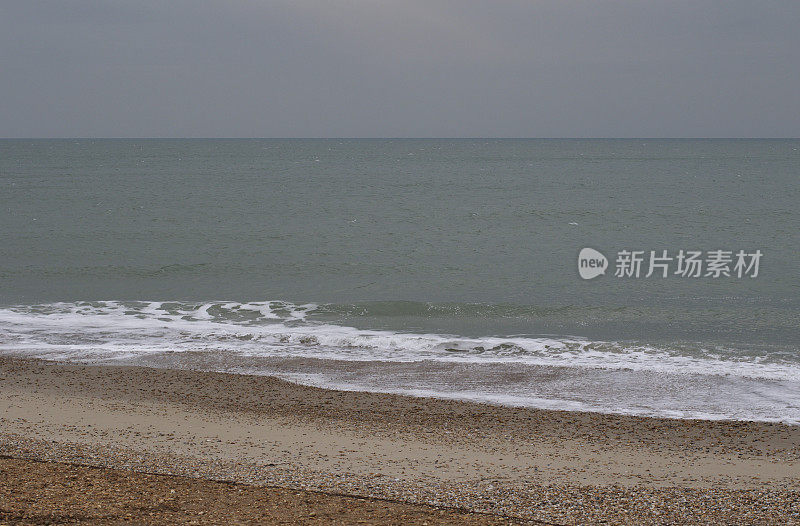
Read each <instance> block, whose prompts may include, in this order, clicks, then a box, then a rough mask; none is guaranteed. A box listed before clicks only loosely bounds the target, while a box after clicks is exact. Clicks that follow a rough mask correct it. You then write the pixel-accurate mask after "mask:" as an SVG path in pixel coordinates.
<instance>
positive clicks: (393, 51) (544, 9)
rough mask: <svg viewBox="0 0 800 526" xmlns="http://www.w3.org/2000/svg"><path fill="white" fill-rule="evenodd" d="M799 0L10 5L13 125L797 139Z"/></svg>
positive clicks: (5, 78)
mask: <svg viewBox="0 0 800 526" xmlns="http://www.w3.org/2000/svg"><path fill="white" fill-rule="evenodd" d="M798 28H800V2H798V1H797V0H788V1H771V0H761V1H758V2H755V1H752V0H747V1H739V0H714V1H708V0H692V1H684V0H669V1H663V0H659V1H648V0H636V1H634V0H628V1H618V0H587V1H577V0H483V1H474V0H385V1H381V0H205V1H200V0H169V1H166V2H165V1H163V0H127V1H123V0H105V1H89V0H52V1H43V0H42V1H40V0H2V1H0V137H800V29H798Z"/></svg>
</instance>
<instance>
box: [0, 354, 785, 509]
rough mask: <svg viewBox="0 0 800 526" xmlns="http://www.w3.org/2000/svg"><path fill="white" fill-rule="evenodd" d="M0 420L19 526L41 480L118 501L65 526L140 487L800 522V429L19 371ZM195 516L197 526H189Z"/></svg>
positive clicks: (296, 501)
mask: <svg viewBox="0 0 800 526" xmlns="http://www.w3.org/2000/svg"><path fill="white" fill-rule="evenodd" d="M0 408H1V409H0V410H1V411H2V413H0V416H1V418H2V420H1V422H2V433H0V454H2V455H3V460H2V471H3V473H4V476H3V477H2V478H3V480H5V483H4V487H3V488H2V508H3V509H2V513H4V514H5V515H3V516H2V520H5V521H8V522H14V521H15V520H19V521H21V522H23V523H25V522H26V520H27V519H25V518H24V516H23V515H22V514H21V513H20V514H18V515H14V513H15V512H14V511H13V510H17V511H19V510H20V509H23V508H25V506H24V505H23V500H24V499H26V498H27V499H33V500H34V501H35V502H36V504H35V506H46V505H47V502H48V501H47V499H44V500H42V496H43V494H41V495H40V494H37V493H36V492H35V491H34V492H33V494H32V493H31V491H33V490H31V487H32V486H31V485H30V484H34V487H35V482H36V481H39V482H42V481H44V480H51V479H52V478H53V477H55V478H56V479H58V480H62V482H63V480H66V478H65V477H68V476H69V477H73V478H72V479H69V480H70V481H71V482H70V484H69V485H68V487H69V488H72V490H69V489H68V488H67V486H63V485H61V486H59V485H55V486H50V485H48V486H46V487H57V488H61V489H60V490H59V491H61V492H62V493H58V495H60V496H59V497H58V498H59V499H64V502H65V503H66V502H68V501H69V499H68V498H67V495H68V494H69V492H70V491H72V492H73V493H72V495H73V497H70V498H73V499H74V498H81V497H82V498H85V499H88V498H89V495H90V493H87V492H86V490H85V487H83V486H84V485H85V484H90V486H91V487H92V488H96V487H97V486H96V485H97V483H96V482H91V481H92V480H94V479H98V478H101V479H102V480H104V481H105V482H104V484H107V485H108V484H110V486H109V487H113V488H117V494H116V497H115V498H111V499H110V500H108V499H106V500H103V499H98V500H96V501H95V500H91V499H89V500H90V501H91V502H92V503H94V502H97V505H98V506H100V507H99V508H92V509H89V508H87V509H85V510H83V511H82V512H80V513H78V515H79V516H80V517H83V519H82V520H86V521H92V520H95V519H96V520H101V517H103V516H106V515H103V513H104V507H105V508H106V509H105V512H107V511H108V508H109V507H112V508H113V507H114V506H117V508H114V509H118V508H119V502H118V501H119V500H120V499H122V500H124V499H125V495H126V492H130V491H132V489H131V488H134V487H135V488H146V487H149V486H147V484H144V485H143V483H134V482H131V481H132V480H134V479H132V478H131V477H137V476H145V475H137V474H136V473H140V474H141V473H146V474H148V475H147V477H156V476H157V475H174V476H173V477H170V478H165V479H163V480H161V479H159V480H158V481H152V480H151V482H149V483H148V484H155V485H156V486H155V487H157V488H162V487H163V488H170V489H175V488H176V487H177V488H178V489H176V491H180V492H188V491H190V488H193V489H192V491H201V490H200V489H198V488H200V487H201V486H198V484H201V485H202V483H201V482H200V481H208V482H207V483H206V485H202V491H205V492H209V493H208V495H212V494H215V493H214V492H215V491H216V492H217V493H222V494H227V493H230V492H232V491H238V490H239V489H241V490H242V491H245V492H251V491H266V489H265V488H272V489H271V490H269V491H272V492H284V493H282V494H281V495H284V497H280V498H285V499H286V500H287V501H291V502H293V504H292V505H286V506H280V507H279V508H280V509H281V510H282V511H283V512H286V513H289V512H288V511H286V510H295V512H296V513H294V512H292V513H291V514H290V515H291V516H292V520H294V521H295V522H313V521H315V520H316V521H323V522H324V521H332V520H334V519H335V518H336V517H337V516H338V517H339V518H340V519H341V520H342V521H344V522H345V523H347V522H348V520H349V522H350V523H357V522H358V521H359V520H365V521H367V522H368V523H380V524H384V523H392V521H393V520H395V521H399V522H398V523H415V522H418V523H420V524H421V523H423V522H425V521H428V522H429V523H430V524H434V523H447V522H448V521H449V522H451V523H465V524H466V523H469V524H495V523H498V524H499V523H506V522H508V521H525V520H528V521H531V520H536V521H544V522H546V523H552V524H581V523H600V522H605V523H609V524H665V523H669V524H702V523H758V524H777V523H782V524H793V523H800V476H798V474H800V427H798V426H788V425H783V424H778V423H758V422H734V421H706V420H677V419H659V418H645V417H633V416H625V415H606V414H599V413H584V412H566V411H550V410H539V409H530V408H512V407H503V406H497V405H488V404H477V403H469V402H460V401H451V400H440V399H433V398H417V397H409V396H401V395H392V394H378V393H361V392H345V391H334V390H326V389H319V388H314V387H308V386H301V385H297V384H293V383H290V382H286V381H283V380H279V379H276V378H271V377H267V376H248V375H237V374H225V373H211V372H198V371H180V370H167V369H152V368H143V367H126V366H119V367H118V366H85V365H75V364H69V365H64V364H56V363H52V362H45V361H39V360H28V359H14V358H2V359H0ZM31 461H36V462H37V463H36V464H35V465H34V466H35V469H33V468H31V467H30V465H31V464H26V463H30V462H31ZM41 461H44V462H46V463H45V464H41V463H40V462H41ZM83 466H92V467H101V468H107V469H106V470H105V471H97V470H93V471H85V469H86V468H84V467H83ZM120 470H121V471H120ZM68 473H71V474H68ZM87 473H89V474H91V476H89V475H87ZM20 477H23V478H24V477H27V478H26V479H25V480H27V481H28V482H27V483H25V484H22V483H21V482H19V481H20V480H21V479H20ZM123 479H124V480H126V481H128V482H125V483H121V482H119V480H123ZM148 480H150V479H148ZM14 481H17V482H14ZM109 481H112V482H109ZM211 481H217V482H211ZM220 481H222V482H224V483H225V484H228V486H218V484H220V483H221V482H220ZM126 484H127V485H126ZM170 484H172V485H176V486H175V487H170ZM231 484H239V485H231ZM100 485H101V486H102V484H100ZM42 487H43V488H45V486H42ZM220 487H224V488H236V490H234V489H230V491H223V490H221V489H219V488H220ZM65 488H67V489H65ZM215 488H216V489H215ZM288 490H291V491H288ZM41 491H45V489H42V490H41ZM98 491H100V490H98ZM136 491H139V490H138V489H137V490H136ZM142 491H145V490H144V489H142ZM287 491H288V493H287ZM64 492H66V493H64ZM293 492H294V493H293ZM298 492H299V493H298ZM164 494H165V495H166V494H169V492H168V491H167V490H166V489H165V491H164ZM277 494H278V493H276V495H277ZM32 495H39V496H38V498H33V496H32ZM249 495H253V494H249ZM308 495H311V498H310V500H309V497H308ZM344 496H347V497H344ZM352 497H359V498H362V499H367V500H365V501H358V502H363V503H367V504H369V506H372V507H373V508H374V510H373V512H367V511H364V510H365V509H366V508H364V509H363V510H362V512H363V518H356V516H355V515H354V516H350V519H348V516H344V515H341V514H338V513H337V512H336V511H335V509H337V508H336V506H339V504H337V503H333V504H332V503H330V502H328V500H326V499H343V498H352ZM152 498H155V499H156V501H155V502H158V500H157V498H163V496H161V497H156V496H153V497H152ZM198 498H201V497H198ZM226 498H230V497H229V496H228V497H226ZM248 498H249V497H248ZM274 498H279V497H274ZM219 499H220V497H214V498H213V499H212V500H213V502H215V503H222V502H225V501H224V499H223V500H219ZM245 500H246V499H245ZM250 500H251V501H253V502H262V503H264V502H268V501H269V499H267V498H266V497H263V498H259V499H255V498H250ZM190 501H191V499H188V500H186V501H181V502H179V503H177V504H172V506H173V507H175V509H178V510H184V511H180V512H177V511H175V512H174V513H175V515H174V516H171V519H169V520H168V521H176V522H191V521H199V522H200V523H204V522H205V523H214V522H227V521H229V520H233V519H232V518H231V517H228V519H225V516H224V515H220V513H232V511H231V510H236V513H242V514H243V515H241V520H242V521H244V522H247V521H248V518H247V511H246V510H247V509H250V508H247V506H246V505H243V504H240V505H237V506H233V507H231V506H224V505H221V504H220V505H219V506H215V505H213V504H212V505H208V506H206V505H198V504H197V503H196V502H195V503H194V504H191V505H190V504H189V502H190ZM70 502H71V501H70ZM114 502H116V504H113V503H114ZM142 502H149V501H148V498H143V499H142ZM191 502H194V501H191ZM367 504H364V506H367ZM49 505H50V506H51V507H53V509H58V508H59V506H58V505H57V504H56V503H55V502H52V501H50V502H49ZM409 505H411V506H412V507H411V508H407V506H409ZM31 506H34V505H33V504H32V505H31ZM342 506H344V507H345V508H348V509H349V506H350V505H349V504H348V505H342ZM359 506H360V505H359ZM414 506H416V507H414ZM420 506H421V507H420ZM426 506H428V507H426ZM206 507H207V508H208V510H206V513H209V514H210V515H208V516H204V515H200V514H199V513H200V512H201V511H203V510H205V509H206ZM340 508H341V506H340ZM70 509H71V508H70ZM186 510H189V511H186ZM192 510H193V511H192ZM331 510H334V511H331ZM375 510H379V511H375ZM140 511H141V510H140ZM151 511H152V510H151ZM162 511H163V510H162ZM63 512H64V513H67V512H66V511H63ZM43 513H44V512H43ZM260 513H261V514H260V515H258V516H260V517H262V519H264V520H267V518H268V517H272V519H270V520H272V521H273V522H274V523H279V522H280V520H283V519H281V518H280V516H275V517H273V516H272V515H269V513H267V512H266V511H264V510H262V512H260ZM312 513H314V515H311V514H312ZM348 513H349V512H348ZM354 513H356V512H354ZM376 513H377V515H376ZM381 513H383V514H384V515H381ZM393 513H396V514H395V515H392V514H393ZM404 513H405V514H406V515H407V520H400V517H401V516H402V515H403V514H404ZM93 514H94V515H93ZM414 514H416V515H414ZM426 514H427V515H426ZM430 514H433V515H430ZM453 514H455V515H453ZM458 514H461V515H458ZM112 515H113V514H112ZM412 515H413V518H408V517H411V516H412ZM445 515H446V517H445ZM9 517H12V518H13V517H16V518H15V519H13V520H12V519H10V518H9ZM122 517H124V514H123V516H122ZM122 517H120V519H121V518H122ZM252 517H253V516H250V519H249V520H254V519H253V518H252ZM283 517H284V519H286V514H284V516H283ZM392 517H394V518H392ZM464 517H466V518H464ZM140 519H141V520H145V519H144V518H141V517H140ZM417 519H419V521H417ZM154 520H156V521H158V520H159V519H154ZM160 520H161V521H164V520H167V519H166V518H165V516H161V518H160ZM236 520H240V519H236ZM481 521H483V522H481ZM492 521H494V522H492ZM27 522H28V523H35V520H33V519H31V520H28V521H27ZM101 522H102V521H101Z"/></svg>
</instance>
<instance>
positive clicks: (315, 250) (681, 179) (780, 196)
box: [0, 139, 800, 424]
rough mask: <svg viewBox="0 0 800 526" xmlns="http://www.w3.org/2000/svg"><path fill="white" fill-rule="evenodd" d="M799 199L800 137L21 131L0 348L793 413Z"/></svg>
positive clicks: (7, 229) (672, 406)
mask: <svg viewBox="0 0 800 526" xmlns="http://www.w3.org/2000/svg"><path fill="white" fill-rule="evenodd" d="M799 206H800V140H798V139H775V140H773V139H757V140H749V139H747V140H745V139H738V140H726V139H703V140H695V139H674V140H664V139H613V140H611V139H609V140H600V139H191V140H184V139H80V140H74V139H63V140H62V139H60V140H27V139H4V140H0V355H3V356H20V357H36V358H42V359H47V360H55V361H59V362H68V363H89V364H101V365H103V364H113V365H138V366H147V367H159V368H171V369H191V370H203V371H224V372H230V373H235V374H256V375H273V376H277V377H280V378H284V379H287V380H290V381H293V382H298V383H301V384H307V385H313V386H319V387H326V388H334V389H344V390H357V391H372V392H386V393H402V394H407V395H412V396H426V397H439V398H449V399H458V400H471V401H478V402H485V403H491V404H504V405H512V406H524V407H534V408H545V409H556V410H570V411H595V412H604V413H617V414H630V415H642V416H659V417H669V418H703V419H733V420H757V421H775V422H786V423H790V424H800V211H798V207H799ZM585 248H591V249H593V251H591V254H595V253H597V254H599V256H598V257H595V258H592V259H593V261H592V262H589V261H588V259H587V260H585V261H583V262H581V261H579V259H580V258H579V255H581V254H582V253H584V252H582V251H583V249H585ZM690 261H691V262H692V264H693V266H692V265H689V262H690ZM581 265H583V267H584V268H585V269H586V268H589V265H591V266H592V267H591V268H592V269H593V270H596V271H597V272H593V273H594V274H597V275H594V276H592V277H591V279H584V276H583V273H582V272H580V270H581Z"/></svg>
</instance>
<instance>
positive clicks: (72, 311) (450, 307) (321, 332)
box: [0, 300, 800, 382]
mask: <svg viewBox="0 0 800 526" xmlns="http://www.w3.org/2000/svg"><path fill="white" fill-rule="evenodd" d="M526 309H527V310H526ZM567 309H569V307H567ZM550 310H551V311H553V310H557V309H550ZM520 312H525V313H529V312H530V308H527V307H516V306H487V305H477V304H461V305H455V304H446V305H435V304H424V303H413V302H384V303H370V304H361V305H359V304H352V305H337V304H315V303H306V304H296V303H292V302H288V301H280V300H276V301H260V302H235V301H210V302H197V303H191V302H179V301H137V302H123V301H99V302H74V303H50V304H42V305H21V306H10V307H6V308H2V309H0V352H3V353H6V354H17V355H27V356H34V357H40V358H50V359H57V360H82V361H104V362H107V361H112V360H122V359H130V358H131V357H136V356H145V355H152V354H157V353H167V352H170V353H175V352H186V351H193V352H216V353H219V352H223V353H228V354H230V355H238V356H250V357H253V356H256V357H272V358H289V357H308V358H318V359H326V360H344V361H379V362H396V363H406V362H418V361H432V362H448V363H453V362H457V363H497V364H501V363H502V364H514V363H516V364H523V365H528V366H550V367H567V368H584V369H585V368H590V369H604V370H627V371H650V372H662V373H666V374H691V375H698V376H720V375H721V376H731V377H740V378H755V379H764V380H782V381H792V382H795V381H800V361H798V358H797V353H796V352H791V350H789V351H787V350H786V349H785V348H780V347H778V348H774V349H770V348H768V347H767V348H766V349H767V350H765V347H761V348H758V349H756V348H752V349H748V348H735V349H734V348H730V347H725V346H721V345H709V344H707V343H706V344H704V343H698V342H673V343H671V344H669V345H663V344H662V345H656V344H653V343H643V342H637V341H604V340H594V339H592V340H590V339H586V338H581V337H577V336H565V335H506V336H479V337H466V336H463V335H458V334H440V333H428V332H413V331H410V330H405V329H404V328H403V327H402V323H401V324H399V325H398V326H396V327H392V328H390V329H387V328H358V327H355V326H352V325H348V324H347V322H348V321H349V320H351V319H352V317H353V316H354V315H359V316H361V317H362V318H363V317H369V316H372V317H373V318H375V317H380V316H386V315H390V316H412V315H413V316H418V315H421V314H422V313H428V315H430V316H451V315H454V314H459V315H462V316H463V315H466V316H485V317H503V316H511V315H519V313H520ZM381 325H385V324H384V323H381Z"/></svg>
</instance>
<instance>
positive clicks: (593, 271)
mask: <svg viewBox="0 0 800 526" xmlns="http://www.w3.org/2000/svg"><path fill="white" fill-rule="evenodd" d="M607 268H608V260H607V259H606V257H605V256H604V255H603V254H601V253H600V252H598V251H597V250H595V249H593V248H584V249H581V253H580V254H578V273H579V274H580V275H581V277H582V278H583V279H593V278H596V277H597V276H599V275H601V274H605V273H606V269H607Z"/></svg>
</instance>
